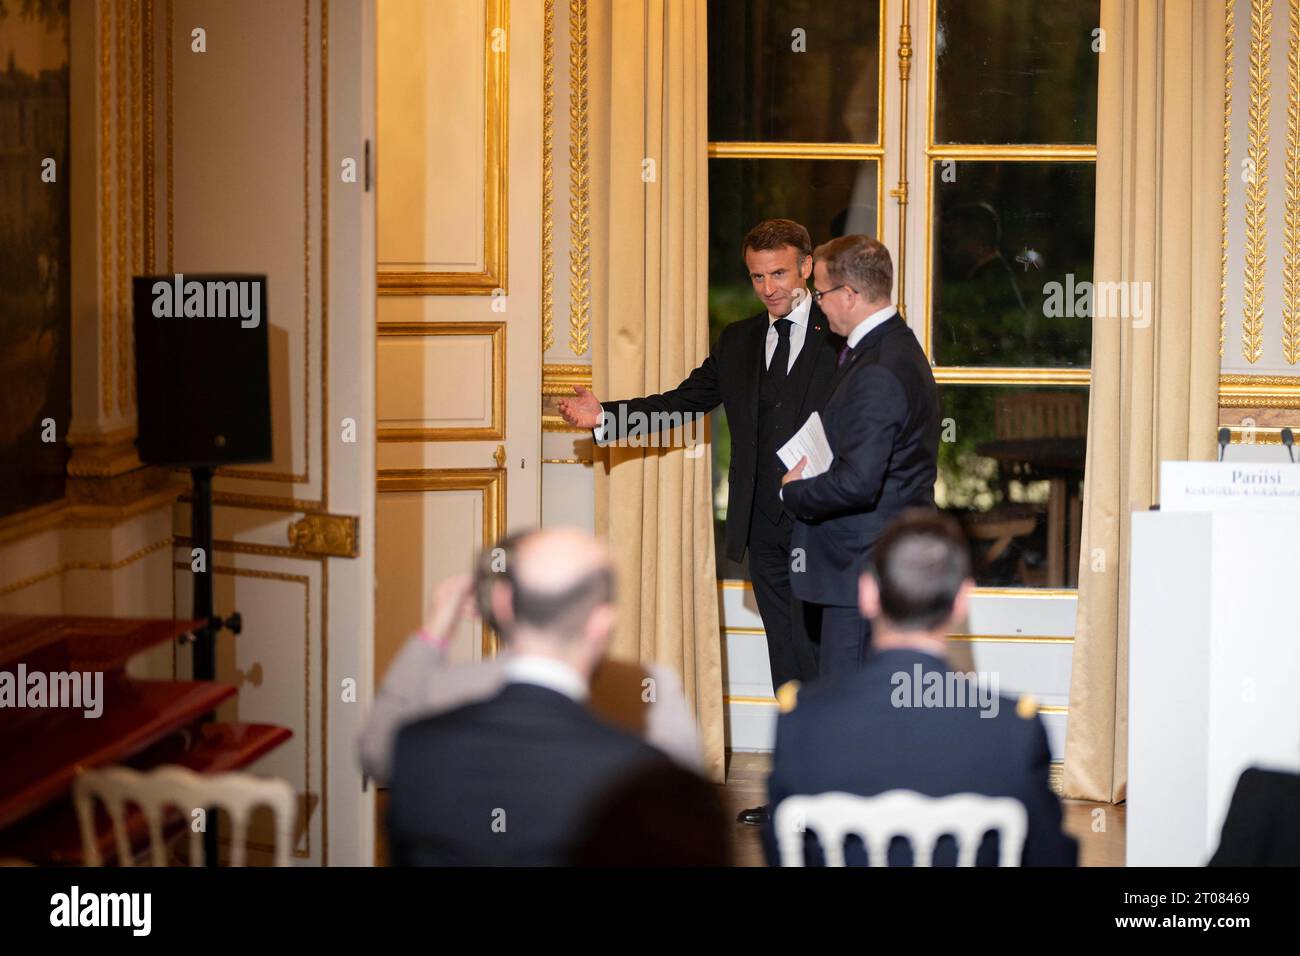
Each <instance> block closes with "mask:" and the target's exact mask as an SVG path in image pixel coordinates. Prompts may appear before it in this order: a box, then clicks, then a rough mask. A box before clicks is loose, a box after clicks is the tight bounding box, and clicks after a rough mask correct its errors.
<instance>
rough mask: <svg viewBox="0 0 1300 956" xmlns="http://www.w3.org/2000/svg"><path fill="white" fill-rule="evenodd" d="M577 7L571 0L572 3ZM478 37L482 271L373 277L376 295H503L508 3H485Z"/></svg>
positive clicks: (506, 220)
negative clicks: (480, 37) (481, 104)
mask: <svg viewBox="0 0 1300 956" xmlns="http://www.w3.org/2000/svg"><path fill="white" fill-rule="evenodd" d="M575 2H576V0H575ZM485 5H486V8H487V23H486V29H485V30H484V37H483V51H484V52H483V55H484V63H483V72H484V77H483V85H484V96H483V102H484V110H485V113H484V118H483V127H484V129H483V144H484V154H483V155H484V167H483V268H482V269H481V270H480V271H478V272H394V271H390V270H381V271H380V272H379V274H378V290H377V291H378V294H379V295H492V294H493V293H494V292H495V291H496V290H497V289H502V290H506V289H508V288H509V285H508V283H507V259H508V254H507V253H508V250H509V245H508V242H507V237H508V232H509V230H508V225H509V211H510V203H509V201H508V189H509V166H508V155H509V153H508V149H507V140H508V131H509V125H510V124H509V118H510V117H509V113H510V110H509V102H510V95H509V77H510V70H509V49H510V46H509V42H510V39H509V29H508V25H509V9H510V2H509V0H485Z"/></svg>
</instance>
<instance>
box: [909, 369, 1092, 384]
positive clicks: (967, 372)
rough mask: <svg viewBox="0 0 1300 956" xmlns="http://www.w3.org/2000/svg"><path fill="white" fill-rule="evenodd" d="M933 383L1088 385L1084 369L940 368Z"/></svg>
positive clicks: (935, 371) (1090, 377)
mask: <svg viewBox="0 0 1300 956" xmlns="http://www.w3.org/2000/svg"><path fill="white" fill-rule="evenodd" d="M934 380H935V381H936V382H938V383H939V384H941V385H943V384H948V385H1088V384H1089V383H1090V382H1091V381H1092V370H1091V369H1087V368H1003V367H998V366H992V365H990V366H982V365H964V366H940V367H938V368H936V369H934Z"/></svg>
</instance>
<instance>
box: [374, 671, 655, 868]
mask: <svg viewBox="0 0 1300 956" xmlns="http://www.w3.org/2000/svg"><path fill="white" fill-rule="evenodd" d="M663 760H664V758H663V757H662V755H660V754H659V752H658V751H656V750H655V749H654V748H652V747H650V746H649V745H648V744H646V743H644V742H643V741H641V740H639V739H637V738H636V737H633V736H630V735H629V734H625V733H623V732H622V731H620V730H616V729H615V728H613V727H611V726H609V725H608V724H605V723H602V722H601V721H600V720H598V719H596V718H595V717H593V716H592V715H591V714H590V713H588V711H587V709H586V708H585V707H583V706H582V705H580V704H578V703H576V702H574V701H573V700H571V699H570V698H568V697H566V696H564V695H563V694H560V693H558V692H556V691H553V690H549V689H547V688H544V687H538V686H535V685H530V684H523V683H514V684H507V685H506V687H505V688H504V689H503V690H502V691H501V692H500V693H499V694H498V695H497V696H496V697H493V698H491V699H490V700H487V701H483V702H481V703H475V704H470V705H468V706H465V707H461V708H459V709H457V710H453V711H449V712H447V713H444V714H440V715H438V716H436V717H430V718H427V719H425V720H420V721H416V722H415V723H413V724H408V725H407V726H405V727H403V728H402V730H401V731H400V732H399V733H398V735H397V745H396V748H395V750H394V755H393V776H392V789H391V791H390V793H389V811H388V828H389V838H390V841H391V845H392V858H393V862H394V863H395V864H396V865H398V866H516V865H523V866H557V865H564V864H566V863H569V862H571V859H572V855H573V853H574V850H575V847H576V844H577V841H578V840H579V837H580V836H581V834H582V832H583V830H584V828H585V827H586V826H587V825H588V823H589V820H590V818H591V816H592V815H593V813H595V812H596V810H597V808H598V807H599V805H600V802H601V800H602V799H603V798H605V797H606V796H607V795H609V794H611V793H612V792H614V791H615V790H616V788H617V787H618V785H619V784H620V783H621V782H623V781H624V780H625V779H626V778H627V777H628V776H630V775H633V774H636V773H639V772H641V771H643V770H645V769H646V768H648V767H652V766H654V765H655V764H656V763H659V762H662V761H663Z"/></svg>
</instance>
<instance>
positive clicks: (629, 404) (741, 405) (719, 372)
mask: <svg viewBox="0 0 1300 956" xmlns="http://www.w3.org/2000/svg"><path fill="white" fill-rule="evenodd" d="M768 325H769V320H768V315H767V313H766V312H760V313H759V314H758V315H754V316H751V317H749V318H748V319H742V320H741V321H739V322H733V323H732V324H731V325H728V326H727V327H726V328H724V329H723V330H722V333H721V334H720V335H719V336H718V342H717V344H716V345H714V347H713V351H712V352H711V353H710V355H709V357H708V358H706V359H705V360H704V362H703V363H702V364H701V365H700V366H699V367H698V368H697V369H695V371H693V372H691V374H690V375H689V376H688V377H687V379H686V381H684V382H682V383H681V384H680V385H678V386H677V387H676V388H674V389H672V390H671V391H668V392H664V393H663V394H660V395H647V396H646V397H645V398H633V399H625V400H621V401H610V402H602V403H601V407H602V408H603V409H604V410H605V412H606V413H607V414H606V416H605V419H606V421H607V422H611V423H612V426H613V427H611V428H610V429H609V430H608V431H607V432H606V437H607V438H608V439H611V440H613V439H618V438H623V437H627V436H628V435H629V434H631V433H632V431H633V430H631V429H624V428H622V427H620V426H621V423H622V422H624V421H627V422H629V423H634V421H633V420H632V419H631V418H630V416H631V415H633V414H635V413H640V414H642V415H645V416H647V417H648V416H650V415H652V414H653V413H655V412H661V413H662V412H668V413H672V412H677V413H679V414H682V415H686V414H690V413H692V412H702V413H703V412H710V411H712V410H713V409H715V408H717V407H718V405H719V404H721V405H722V406H723V407H724V408H725V409H726V412H727V426H728V428H729V429H730V431H731V468H730V471H729V472H728V488H729V497H728V501H727V557H729V558H731V559H732V560H733V561H739V560H740V559H741V557H742V556H743V555H744V552H745V545H746V543H747V539H748V536H749V518H750V514H751V512H752V510H753V506H754V482H755V476H756V457H757V455H758V387H759V381H760V378H761V377H762V374H763V369H764V368H765V367H766V364H767V363H766V343H767V329H768ZM843 341H844V340H843V339H841V338H839V337H838V336H836V335H835V334H834V333H833V332H831V330H830V323H829V322H827V321H826V317H825V316H824V315H823V314H822V311H821V309H820V308H818V307H817V304H816V303H813V305H812V307H811V308H810V309H809V312H808V329H807V331H806V332H805V334H804V342H803V348H802V349H800V350H799V357H798V358H797V359H796V360H795V364H794V368H792V369H791V370H790V374H789V377H788V378H787V379H786V384H785V391H784V394H783V396H782V403H783V404H784V403H786V402H790V403H793V404H794V407H795V408H796V409H797V410H796V411H795V417H794V428H795V429H796V430H797V429H798V428H799V427H800V426H802V425H803V423H804V422H805V421H807V419H808V416H809V415H811V414H812V413H813V412H814V411H820V410H821V408H822V406H823V404H825V401H826V396H827V394H828V393H829V391H830V385H831V378H832V376H833V375H834V373H835V359H836V357H837V354H838V352H839V348H840V345H842V344H843ZM619 406H624V409H625V410H624V411H623V412H622V416H624V417H620V411H619ZM650 420H651V421H653V419H650Z"/></svg>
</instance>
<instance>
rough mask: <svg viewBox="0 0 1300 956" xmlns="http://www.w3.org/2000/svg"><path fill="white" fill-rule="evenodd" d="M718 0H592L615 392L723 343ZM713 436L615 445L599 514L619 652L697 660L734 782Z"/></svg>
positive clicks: (597, 164) (657, 381) (595, 145)
mask: <svg viewBox="0 0 1300 956" xmlns="http://www.w3.org/2000/svg"><path fill="white" fill-rule="evenodd" d="M704 3H705V0H591V2H590V4H589V6H588V38H589V46H588V57H589V62H590V70H591V76H590V84H589V89H590V96H591V101H590V106H591V129H590V134H591V139H590V143H591V174H592V181H591V184H592V192H591V196H592V221H591V230H592V235H591V274H592V310H593V315H592V365H593V376H594V384H595V390H596V394H597V395H599V396H601V397H602V398H606V397H610V398H620V397H631V396H636V395H645V394H650V393H655V392H660V391H663V390H664V389H666V388H671V387H673V386H675V385H677V384H678V383H679V382H680V381H681V380H682V379H684V378H685V377H686V375H687V374H688V373H689V372H690V371H691V370H692V369H693V368H695V366H696V365H698V364H699V363H700V362H701V361H703V359H704V358H705V356H706V355H707V354H708V345H709V343H708V337H709V334H708V329H709V317H708V300H707V281H708V227H709V223H708V168H707V159H706V150H707V114H706V91H707V83H708V72H707V60H706V53H705V6H704ZM697 437H702V435H700V436H697ZM701 450H702V449H700V448H696V449H695V450H694V451H695V452H696V453H697V454H696V456H695V457H690V456H689V455H688V454H687V450H686V449H684V448H680V447H679V448H674V449H662V448H639V449H612V450H610V451H609V452H608V455H607V457H605V458H604V459H603V460H602V459H598V460H597V469H596V522H597V528H598V530H599V531H600V532H601V533H603V534H604V535H606V536H607V537H608V540H609V542H610V545H611V547H612V548H613V551H614V556H615V561H616V563H617V566H618V571H619V598H620V610H619V615H620V616H619V627H618V634H617V637H616V638H615V644H614V648H613V653H614V654H615V655H616V656H619V657H624V658H631V659H636V660H642V661H656V662H659V663H661V664H665V665H668V666H670V667H674V668H676V669H677V670H678V671H679V672H680V673H681V674H682V680H683V684H684V686H685V689H686V696H687V699H688V700H689V701H690V702H691V703H692V704H693V706H694V709H695V713H696V716H697V718H698V720H699V722H700V727H701V731H702V734H703V739H704V746H705V757H706V760H707V765H708V767H709V770H710V773H711V774H712V776H713V779H715V780H717V781H718V782H721V781H722V779H723V726H722V646H721V638H720V635H719V618H718V598H717V582H716V572H715V570H714V560H713V519H712V483H711V479H710V471H711V459H710V455H709V453H708V450H707V449H703V452H704V453H703V454H698V452H700V451H701Z"/></svg>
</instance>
